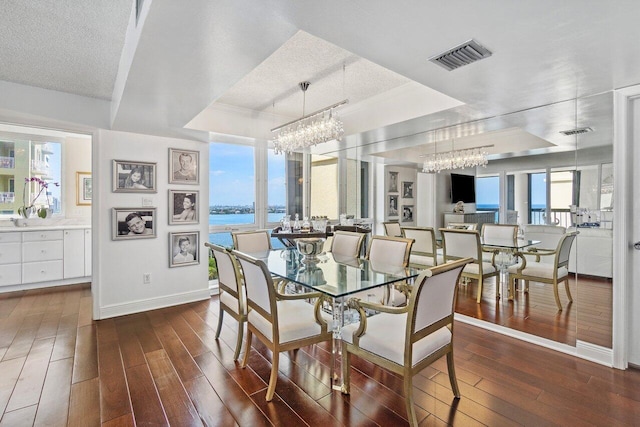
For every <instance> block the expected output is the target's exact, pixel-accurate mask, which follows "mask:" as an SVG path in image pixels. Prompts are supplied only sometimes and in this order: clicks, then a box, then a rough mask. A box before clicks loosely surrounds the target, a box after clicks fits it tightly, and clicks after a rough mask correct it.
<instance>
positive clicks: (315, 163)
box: [310, 154, 339, 218]
mask: <svg viewBox="0 0 640 427" xmlns="http://www.w3.org/2000/svg"><path fill="white" fill-rule="evenodd" d="M310 216H326V217H329V218H338V217H339V213H338V159H337V158H335V157H327V156H321V155H316V154H314V155H312V156H311V212H310Z"/></svg>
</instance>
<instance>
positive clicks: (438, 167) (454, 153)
mask: <svg viewBox="0 0 640 427" xmlns="http://www.w3.org/2000/svg"><path fill="white" fill-rule="evenodd" d="M451 145H452V147H453V140H452V142H451ZM434 147H435V145H434ZM489 147H493V145H485V146H482V147H475V148H467V149H463V150H451V151H447V152H443V153H433V154H427V155H424V156H421V157H425V160H424V163H423V164H422V172H425V173H432V172H438V173H439V172H440V171H443V170H450V169H464V168H473V167H476V166H482V167H486V166H487V164H488V163H489V160H487V156H488V155H489V153H488V152H487V151H486V150H485V148H489Z"/></svg>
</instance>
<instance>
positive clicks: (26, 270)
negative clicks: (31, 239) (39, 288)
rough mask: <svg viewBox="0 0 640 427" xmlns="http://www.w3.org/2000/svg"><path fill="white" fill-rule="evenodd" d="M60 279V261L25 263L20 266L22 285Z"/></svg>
mask: <svg viewBox="0 0 640 427" xmlns="http://www.w3.org/2000/svg"><path fill="white" fill-rule="evenodd" d="M61 279H62V260H60V261H42V262H26V263H24V264H22V283H35V282H48V281H50V280H61Z"/></svg>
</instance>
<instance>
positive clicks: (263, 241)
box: [231, 230, 271, 253]
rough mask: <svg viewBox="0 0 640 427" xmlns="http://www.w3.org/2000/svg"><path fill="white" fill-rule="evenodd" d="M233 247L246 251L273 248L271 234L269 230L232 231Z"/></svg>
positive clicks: (264, 250)
mask: <svg viewBox="0 0 640 427" xmlns="http://www.w3.org/2000/svg"><path fill="white" fill-rule="evenodd" d="M231 238H232V239H233V247H234V248H235V249H236V250H238V251H240V252H244V253H253V252H266V251H270V250H271V236H269V232H268V231H267V230H253V231H234V232H232V233H231Z"/></svg>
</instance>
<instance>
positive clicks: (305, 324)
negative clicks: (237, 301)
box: [247, 300, 332, 343]
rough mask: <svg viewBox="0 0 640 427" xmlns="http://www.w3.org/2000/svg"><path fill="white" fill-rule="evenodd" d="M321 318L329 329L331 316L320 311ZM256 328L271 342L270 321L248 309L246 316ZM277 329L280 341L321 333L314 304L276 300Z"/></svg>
mask: <svg viewBox="0 0 640 427" xmlns="http://www.w3.org/2000/svg"><path fill="white" fill-rule="evenodd" d="M320 313H321V316H322V318H323V319H324V320H325V321H326V322H327V323H328V325H329V326H328V327H329V330H331V324H332V319H331V316H329V315H328V314H326V313H325V312H323V311H320ZM247 319H248V321H249V323H251V324H252V325H253V326H254V327H255V328H256V329H257V330H259V331H260V332H261V333H262V334H263V335H264V336H265V337H267V339H269V340H270V341H271V342H273V333H272V332H273V330H272V328H271V323H270V322H269V321H267V319H265V318H264V317H262V316H261V315H260V314H259V313H258V312H257V311H256V310H251V311H249V315H248V317H247ZM278 331H279V333H280V343H287V342H290V341H296V340H300V339H304V338H308V337H312V336H315V335H319V334H320V333H321V329H320V325H319V324H318V323H317V322H316V318H315V314H314V306H313V304H310V303H308V302H306V301H304V300H284V301H278Z"/></svg>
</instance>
